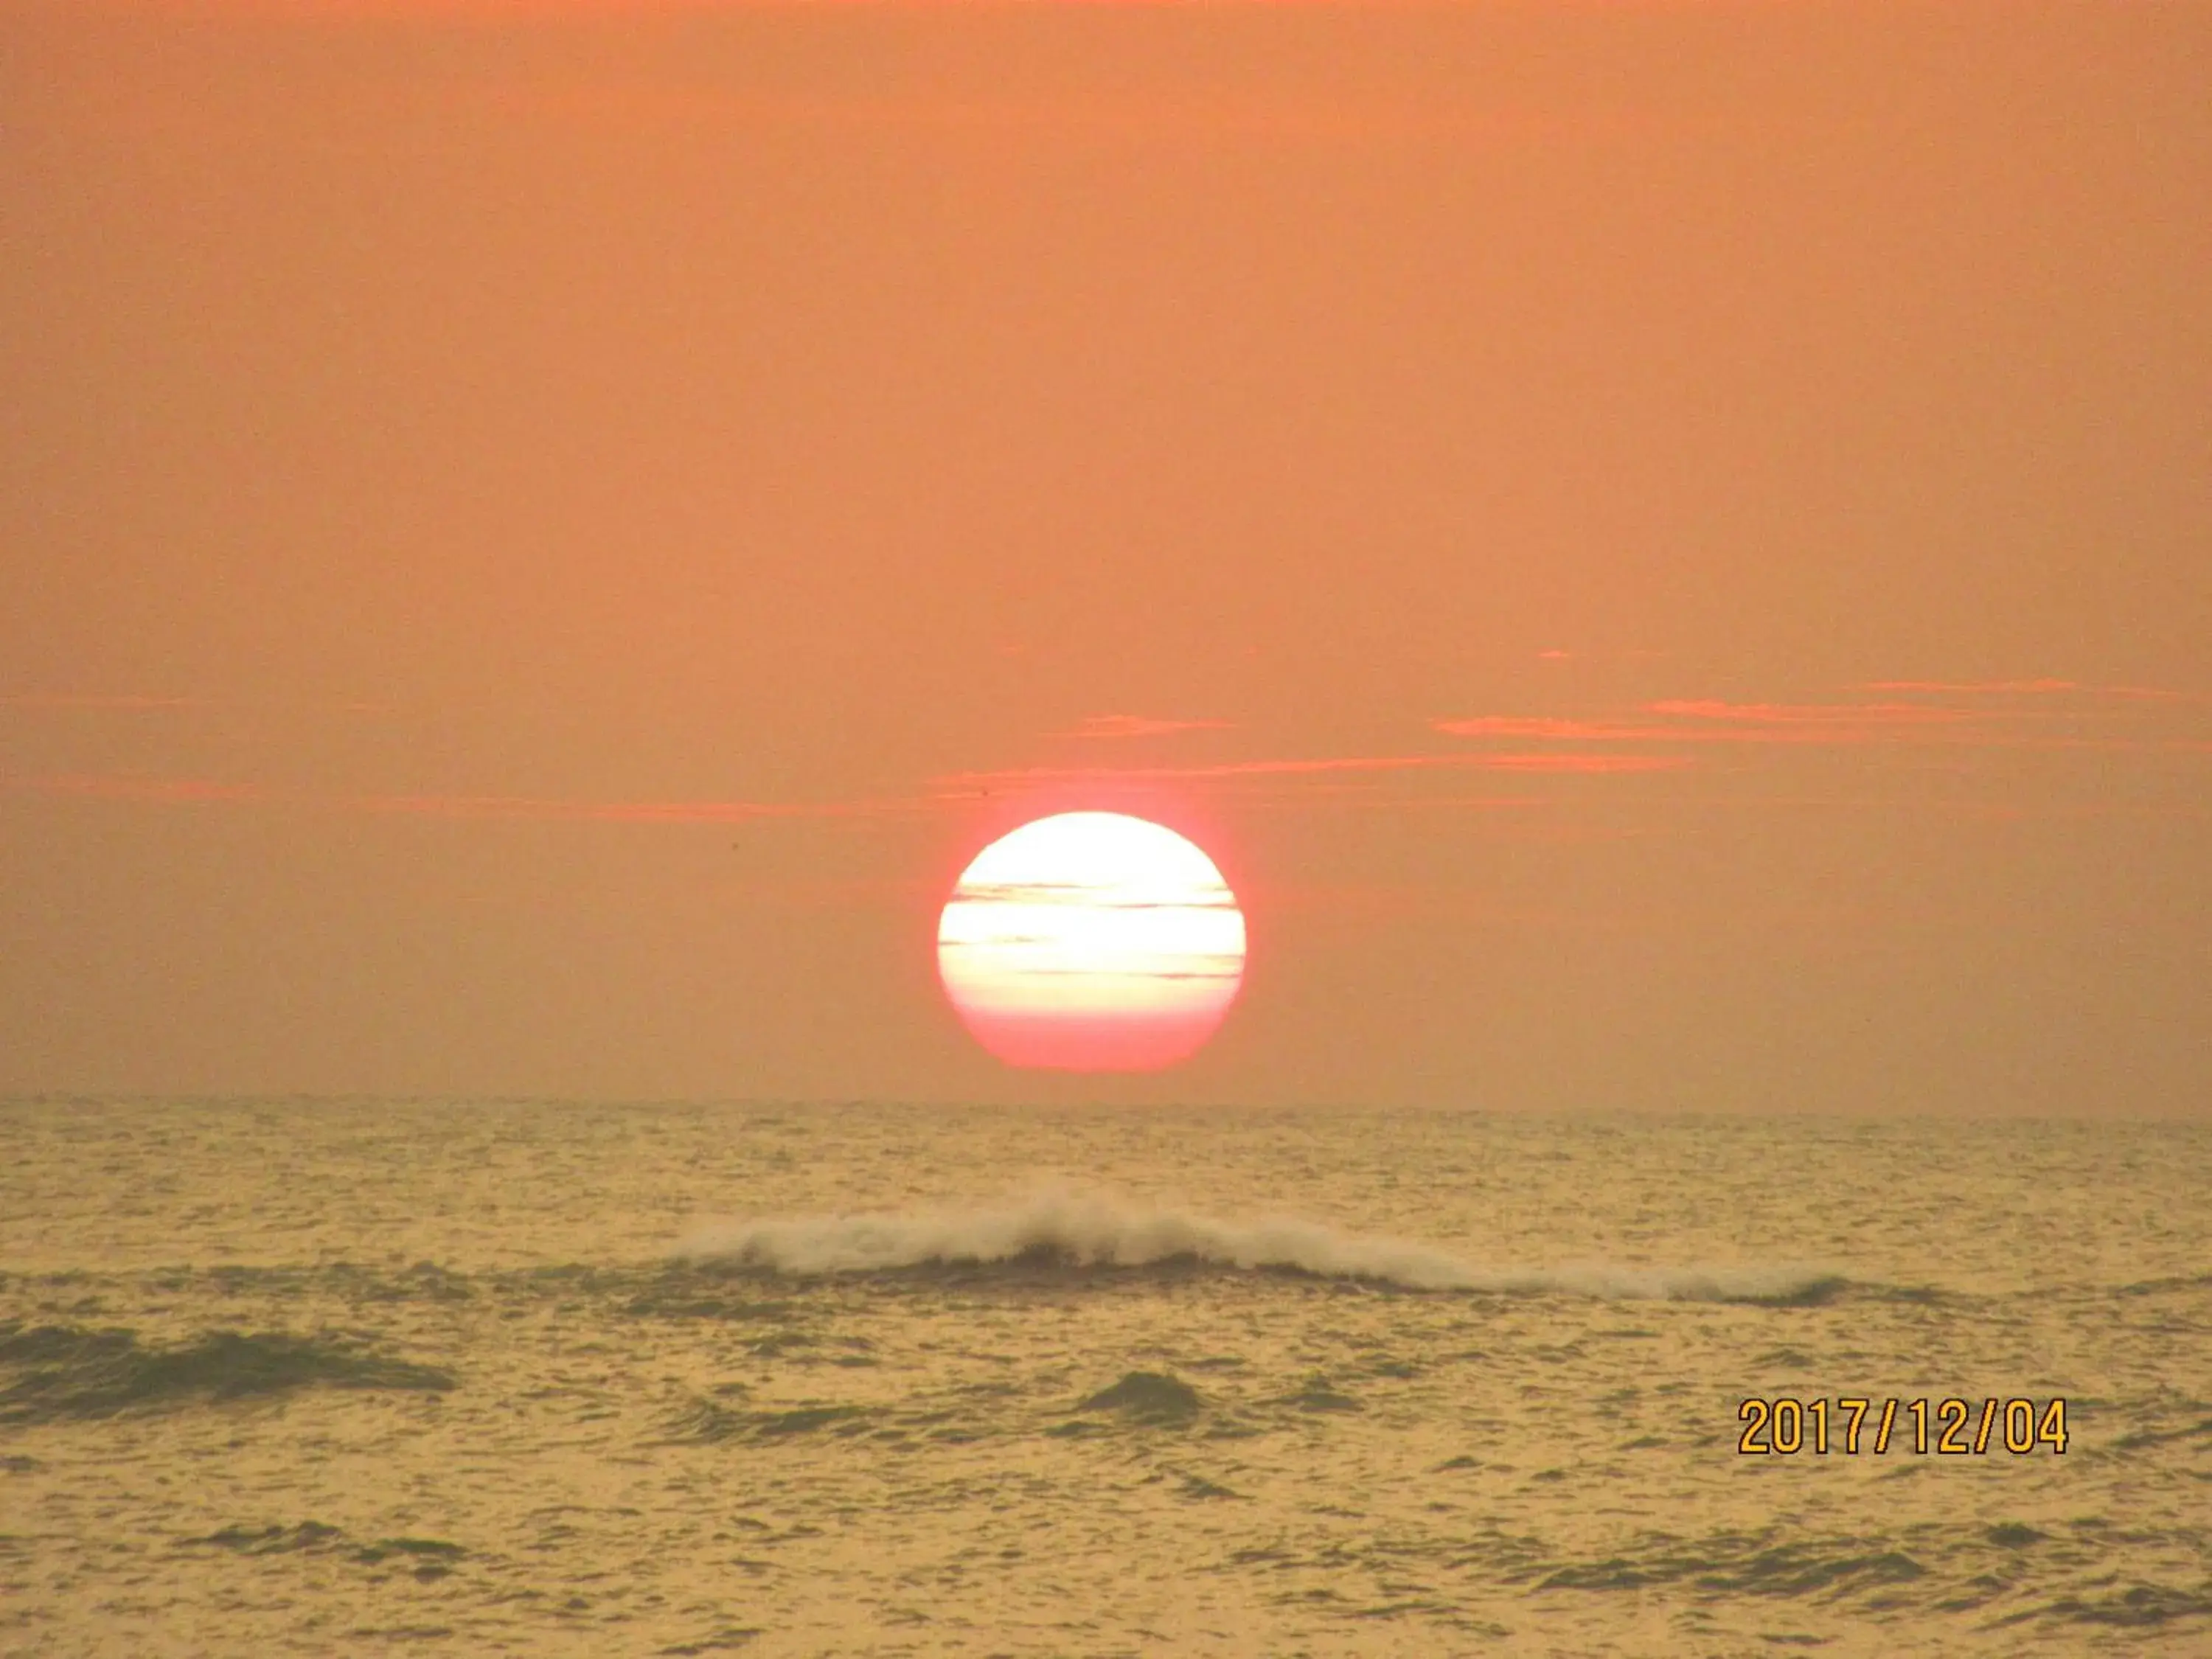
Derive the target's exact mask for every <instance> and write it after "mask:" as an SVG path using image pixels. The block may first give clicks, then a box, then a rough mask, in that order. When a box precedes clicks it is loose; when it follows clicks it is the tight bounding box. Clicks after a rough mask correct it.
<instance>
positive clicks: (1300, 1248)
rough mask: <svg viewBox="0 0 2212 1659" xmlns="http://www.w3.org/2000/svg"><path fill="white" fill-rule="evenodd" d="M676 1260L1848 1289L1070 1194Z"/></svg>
mask: <svg viewBox="0 0 2212 1659" xmlns="http://www.w3.org/2000/svg"><path fill="white" fill-rule="evenodd" d="M678 1255H680V1256H682V1257H684V1258H687V1259H689V1260H691V1261H702V1262H718V1263H723V1264H726V1265H729V1266H733V1267H751V1268H756V1269H759V1270H761V1271H764V1272H768V1273H786V1274H792V1275H801V1276H804V1275H815V1274H823V1273H884V1272H889V1271H892V1270H895V1269H898V1268H910V1267H928V1266H948V1267H949V1266H956V1265H988V1264H992V1263H1001V1262H1017V1261H1039V1260H1048V1261H1065V1262H1069V1263H1073V1264H1075V1265H1078V1266H1081V1267H1149V1266H1157V1265H1159V1264H1162V1263H1166V1262H1172V1261H1199V1262H1204V1263H1207V1264H1209V1265H1212V1266H1214V1267H1235V1268H1242V1269H1245V1270H1248V1271H1252V1270H1261V1269H1274V1270H1278V1271H1289V1272H1296V1273H1312V1274H1315V1275H1317V1276H1319V1277H1322V1278H1328V1279H1364V1280H1370V1281H1372V1282H1374V1283H1376V1284H1383V1285H1396V1286H1399V1287H1401V1288H1402V1289H1406V1290H1413V1291H1489V1292H1493V1293H1504V1294H1510V1293H1516V1292H1518V1293H1532V1292H1543V1291H1565V1292H1570V1293H1572V1294H1577V1295H1582V1296H1594V1297H1626V1298H1634V1297H1647V1298H1659V1299H1664V1300H1670V1301H1685V1302H1763V1303H1774V1304H1791V1305H1802V1304H1808V1303H1814V1302H1821V1301H1826V1300H1827V1299H1828V1298H1829V1297H1832V1296H1833V1295H1834V1294H1835V1293H1836V1292H1837V1291H1839V1290H1841V1289H1842V1288H1843V1285H1844V1280H1843V1279H1842V1278H1841V1277H1840V1276H1839V1275H1838V1274H1836V1273H1832V1272H1830V1271H1828V1270H1826V1269H1824V1268H1819V1267H1805V1266H1802V1265H1795V1264H1759V1263H1750V1264H1742V1265H1736V1266H1731V1267H1641V1266H1628V1265H1615V1264H1609V1263H1593V1264H1586V1265H1582V1266H1574V1267H1527V1268H1498V1267H1485V1266H1482V1265H1480V1264H1479V1263H1476V1262H1472V1261H1466V1260H1464V1259H1463V1258H1462V1257H1459V1256H1455V1255H1452V1254H1450V1253H1449V1251H1446V1250H1441V1249H1437V1248H1436V1247H1435V1246H1433V1245H1429V1244H1421V1243H1415V1242H1413V1241H1412V1240H1408V1239H1399V1238H1389V1237H1376V1236H1368V1235H1361V1234H1357V1233H1347V1232H1343V1231H1339V1230H1338V1229H1336V1228H1334V1227H1330V1226H1328V1225H1323V1224H1322V1223H1320V1222H1314V1221H1301V1220H1297V1219H1291V1218H1270V1219H1262V1220H1257V1221H1250V1222H1241V1221H1230V1220H1225V1219H1222V1218H1218V1217H1214V1216H1208V1215H1201V1214H1196V1213H1193V1212H1187V1211H1182V1210H1170V1209H1158V1208H1152V1207H1149V1206H1144V1205H1141V1204H1138V1203H1135V1202H1133V1201H1130V1200H1124V1199H1119V1198H1115V1197H1113V1196H1111V1195H1109V1194H1097V1193H1079V1192H1069V1191H1065V1190H1060V1189H1048V1190H1046V1191H1043V1192H1041V1193H1038V1194H1036V1195H1034V1196H1032V1197H1030V1198H1029V1199H1027V1200H1022V1201H1018V1202H1012V1203H1005V1204H1000V1205H996V1206H981V1207H978V1208H974V1209H938V1210H913V1211H890V1212H875V1213H867V1214H858V1215H818V1216H796V1217H786V1218H760V1219H754V1220H739V1221H715V1222H706V1223H702V1224H701V1225H699V1226H697V1227H695V1228H694V1229H693V1230H692V1231H690V1233H689V1234H687V1235H686V1236H685V1237H684V1241H683V1243H681V1244H680V1245H679V1246H678Z"/></svg>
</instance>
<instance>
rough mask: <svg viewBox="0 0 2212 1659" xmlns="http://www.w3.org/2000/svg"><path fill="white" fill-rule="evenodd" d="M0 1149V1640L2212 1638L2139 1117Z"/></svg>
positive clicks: (319, 1111) (1116, 1645) (2153, 1130)
mask: <svg viewBox="0 0 2212 1659" xmlns="http://www.w3.org/2000/svg"><path fill="white" fill-rule="evenodd" d="M0 1136H4V1140H0V1145H4V1147H5V1156H4V1158H0V1653H6V1654H11V1655H13V1654H21V1655H38V1656H41V1659H45V1656H64V1655H77V1654H99V1655H108V1654H115V1655H134V1656H135V1655H146V1656H155V1655H171V1654H173V1655H201V1654H207V1655H232V1654H236V1655H262V1654H280V1653H294V1654H327V1653H344V1654H352V1653H368V1652H377V1651H390V1650H405V1651H422V1652H443V1653H453V1654H475V1653H486V1652H519V1653H530V1654H578V1655H593V1656H599V1655H630V1654H638V1655H647V1654H714V1653H723V1652H740V1651H741V1652H743V1653H744V1654H745V1655H747V1656H749V1659H757V1656H766V1655H817V1654H819V1655H855V1656H859V1655H890V1654H901V1655H907V1654H912V1655H933V1654H947V1655H949V1654H964V1655H975V1656H984V1655H993V1654H1006V1655H1017V1654H1018V1655H1031V1654H1036V1655H1060V1654H1066V1655H1115V1654H1130V1655H1134V1654H1155V1653H1170V1652H1174V1653H1194V1654H1252V1655H1267V1656H1274V1655H1301V1654H1311V1655H1334V1654H1347V1655H1370V1654H1371V1655H1383V1654H1405V1655H1421V1656H1435V1655H1453V1654H1462V1653H1468V1654H1489V1653H1499V1654H1528V1655H1537V1654H1546V1655H1549V1654H1558V1655H1574V1656H1581V1655H1601V1654H1620V1655H1632V1656H1645V1655H1669V1654H1685V1655H1701V1656H1702V1655H1739V1654H1741V1655H1762V1656H1772V1655H1778V1654H1787V1653H1793V1652H1798V1651H1804V1652H1808V1653H1810V1652H1817V1653H1820V1654H1822V1655H1838V1656H1840V1655H1895V1654H1913V1653H1926V1654H1937V1653H1941V1654H1955V1653H1991V1654H1998V1653H2002V1654H2016V1653H2054V1654H2059V1653H2087V1652H2112V1653H2130V1654H2133V1653H2144V1652H2167V1653H2176V1654H2184V1653H2187V1654H2203V1653H2212V1553H2208V1543H2212V1349H2208V1342H2207V1336H2208V1332H2212V1202H2208V1199H2207V1194H2208V1193H2212V1127H2207V1126H2204V1125H2201V1124H2189V1123H2179V1122H2169V1123H2138V1124H2090V1123H2022V1122H2001V1121H1982V1122H1964V1123H1961V1122H1942V1121H1934V1120H1931V1119H1925V1118H1920V1119H1912V1118H1899V1119H1883V1120H1868V1121H1834V1120H1811V1119H1777V1120H1773V1121H1747V1120H1741V1119H1728V1120H1722V1119H1705V1120H1661V1119H1650V1118H1639V1117H1633V1116H1608V1117H1600V1116H1591V1117H1583V1118H1571V1119H1538V1118H1530V1117H1522V1116H1516V1115H1504V1114H1483V1113H1475V1112H1466V1113H1447V1112H1399V1113H1391V1112H1378V1111H1370V1110H1348V1109H1347V1110H1331V1109H1318V1108H1316V1109H1296V1110H1264V1111H1263V1110H1244V1109H1234V1110H1231V1109H1205V1110H1200V1109H1122V1108H1106V1107H1101V1108H1097V1109H1073V1108H1054V1109H1031V1110H1017V1109H1006V1108H990V1109H984V1108H965V1107H945V1106H888V1105H877V1104H804V1105H801V1104H790V1105H661V1104H648V1105H638V1106H606V1105H579V1104H565V1103H553V1102H544V1103H513V1102H507V1103H390V1102H378V1101H367V1100H362V1101H265V1102H240V1101H222V1102H183V1101H179V1102H164V1103H149V1102H101V1101H66V1102H64V1101H57V1100H41V1101H17V1102H13V1103H5V1104H0ZM1747 1401H1748V1402H1752V1404H1751V1405H1750V1406H1749V1407H1747V1403H1746V1402H1747ZM1852 1401H1865V1402H1867V1403H1866V1404H1865V1405H1864V1406H1863V1407H1858V1408H1857V1413H1856V1416H1855V1414H1854V1412H1853V1409H1852V1407H1850V1405H1848V1404H1846V1403H1845V1402H1852ZM1947 1401H1956V1402H1959V1403H1958V1405H1957V1407H1955V1409H1954V1408H1953V1407H1949V1406H1947V1405H1946V1403H1945V1402H1947ZM1920 1402H1924V1403H1920ZM2054 1402H2058V1403H2057V1404H2056V1407H2055V1408H2054ZM1885 1417H1887V1419H1888V1424H1887V1432H1886V1434H1883V1436H1882V1437H1883V1438H1884V1441H1885V1443H1884V1444H1883V1445H1882V1446H1881V1448H1880V1449H1877V1448H1876V1446H1875V1440H1876V1437H1877V1434H1878V1432H1880V1431H1881V1425H1882V1420H1883V1419H1884V1418H1885ZM1916 1439H1917V1440H1919V1441H1921V1442H1923V1443H1924V1445H1925V1449H1921V1446H1920V1445H1917V1444H1916ZM1747 1441H1748V1443H1749V1444H1750V1447H1751V1449H1745V1446H1746V1443H1747ZM1820 1441H1825V1442H1826V1446H1825V1449H1822V1448H1821V1446H1820V1444H1818V1443H1816V1442H1820ZM2008 1442H2011V1443H2012V1444H2011V1445H2010V1446H2009V1447H2008ZM1791 1444H1794V1445H1795V1446H1796V1449H1795V1450H1794V1451H1793V1450H1789V1449H1786V1448H1787V1447H1788V1446H1789V1445H1791ZM1778 1447H1779V1448H1782V1449H1778Z"/></svg>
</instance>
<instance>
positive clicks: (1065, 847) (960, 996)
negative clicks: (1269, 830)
mask: <svg viewBox="0 0 2212 1659" xmlns="http://www.w3.org/2000/svg"><path fill="white" fill-rule="evenodd" d="M937 959H938V969H939V972H940V973H941V974H942V975H943V976H944V980H945V992H946V994H948V995H950V996H951V999H952V1005H953V1006H954V1007H955V1008H957V1009H958V1010H959V1012H960V1017H961V1018H962V1019H963V1020H964V1021H965V1022H966V1023H967V1026H968V1029H969V1031H971V1032H973V1033H974V1034H975V1039H976V1041H977V1042H981V1044H982V1045H983V1046H984V1047H985V1048H987V1049H989V1050H990V1051H991V1053H992V1054H995V1055H996V1056H998V1058H999V1059H1000V1060H1004V1061H1006V1064H1008V1065H1010V1066H1034V1067H1047V1068H1052V1069H1055V1070H1062V1071H1151V1070H1154V1069H1157V1068H1158V1067H1160V1066H1172V1065H1174V1064H1175V1063H1176V1061H1178V1060H1184V1059H1188V1057H1189V1056H1190V1055H1191V1054H1194V1053H1196V1052H1197V1051H1198V1049H1199V1048H1201V1047H1202V1046H1203V1045H1204V1044H1205V1042H1206V1039H1207V1038H1208V1037H1210V1036H1212V1034H1213V1032H1214V1030H1215V1029H1216V1028H1217V1027H1218V1025H1219V1024H1221V1020H1222V1017H1223V1016H1224V1015H1225V1014H1226V1013H1227V1012H1228V1010H1229V1005H1230V1004H1231V1002H1233V1001H1234V1000H1236V997H1237V986H1238V985H1239V984H1240V983H1241V981H1242V980H1243V972H1244V917H1243V913H1242V912H1241V911H1239V910H1238V908H1237V899H1236V896H1235V895H1234V894H1232V893H1231V891H1230V890H1229V887H1228V884H1227V883H1225V882H1224V881H1223V880H1222V878H1221V872H1220V871H1219V870H1218V869H1216V868H1215V867H1214V864H1213V860H1211V859H1209V858H1208V857H1206V854H1204V853H1203V852H1201V851H1200V850H1199V848H1197V847H1195V846H1194V845H1193V844H1192V843H1191V842H1189V841H1188V840H1186V839H1185V838H1184V837H1182V836H1179V835H1177V834H1176V832H1175V831H1174V830H1172V829H1163V828H1162V827H1161V826H1160V825H1158V824H1157V823H1147V822H1146V820H1144V819H1142V818H1134V817H1127V816H1125V815H1123V814H1121V813H1118V812H1063V813H1060V814H1058V815H1057V816H1055V817H1047V818H1039V819H1036V821H1034V822H1033V823H1026V824H1024V825H1023V826H1022V827H1021V828H1020V829H1016V830H1014V831H1013V832H1012V834H1010V835H1007V836H1002V837H1001V838H1000V839H999V840H997V841H995V842H992V843H991V844H990V845H989V846H988V847H987V848H984V849H983V850H982V852H981V853H980V854H977V855H976V857H975V861H974V862H972V863H971V864H969V866H968V868H967V870H966V871H965V872H963V874H962V876H961V878H960V881H959V884H958V885H957V886H956V887H955V888H954V889H953V891H952V896H951V899H950V900H949V901H947V902H946V904H945V914H944V915H943V916H942V918H940V920H939V923H938V930H937Z"/></svg>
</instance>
